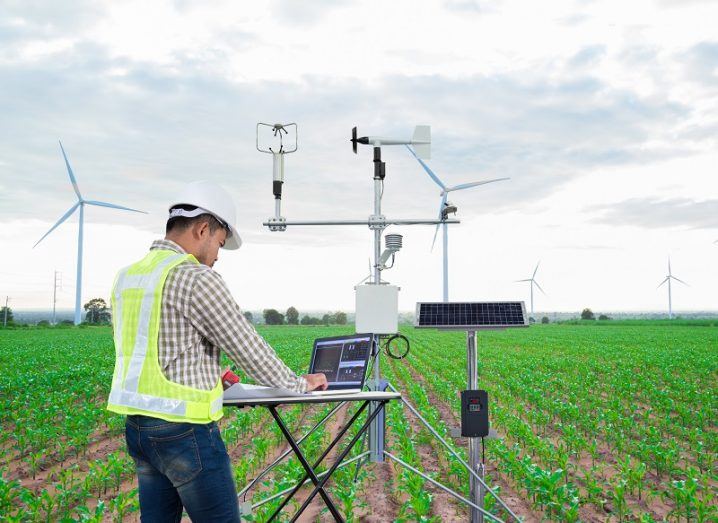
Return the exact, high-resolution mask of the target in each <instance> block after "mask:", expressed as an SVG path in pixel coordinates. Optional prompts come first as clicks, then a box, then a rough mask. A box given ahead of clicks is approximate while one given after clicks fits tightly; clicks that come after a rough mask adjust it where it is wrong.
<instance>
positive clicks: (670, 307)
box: [656, 258, 688, 320]
mask: <svg viewBox="0 0 718 523" xmlns="http://www.w3.org/2000/svg"><path fill="white" fill-rule="evenodd" d="M671 280H676V281H677V282H680V283H682V284H683V285H688V284H687V283H686V282H684V281H683V280H680V279H678V278H676V277H675V276H673V274H671V259H670V258H668V276H666V278H665V279H664V280H663V281H662V282H661V283H660V284H658V287H656V289H658V288H659V287H660V286H661V285H663V284H664V283H666V282H668V319H669V320H672V319H673V303H672V301H671Z"/></svg>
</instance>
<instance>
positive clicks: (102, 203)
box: [85, 200, 147, 214]
mask: <svg viewBox="0 0 718 523" xmlns="http://www.w3.org/2000/svg"><path fill="white" fill-rule="evenodd" d="M85 203H86V204H88V205H97V206H98V207H109V208H111V209H121V210H123V211H132V212H141V213H142V214H147V211H138V210H137V209H130V208H129V207H123V206H122V205H115V204H114V203H107V202H98V201H97V200H85Z"/></svg>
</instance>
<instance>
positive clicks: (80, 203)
mask: <svg viewBox="0 0 718 523" xmlns="http://www.w3.org/2000/svg"><path fill="white" fill-rule="evenodd" d="M60 150H61V151H62V157H63V158H64V159H65V165H66V166H67V174H68V175H69V176H70V183H71V184H72V188H73V189H74V190H75V194H76V195H77V203H75V205H73V206H72V207H70V210H69V211H67V212H66V213H65V214H63V215H62V217H61V218H60V219H59V220H57V223H55V225H53V226H52V227H51V228H50V230H49V231H47V232H46V233H45V235H44V236H43V237H42V238H40V239H39V240H38V241H37V243H35V245H33V246H32V248H33V249H34V248H35V247H37V245H38V243H40V242H41V241H42V240H44V239H45V238H46V237H47V235H48V234H50V233H51V232H52V231H54V230H55V229H57V227H58V226H59V225H60V224H61V223H62V222H64V221H65V220H67V219H68V218H69V217H70V216H71V215H72V213H74V212H75V211H76V210H77V209H78V208H79V209H80V232H79V234H78V237H77V282H76V289H75V325H79V324H80V323H81V321H82V309H81V301H82V232H83V224H84V216H85V205H96V206H98V207H110V208H111V209H121V210H123V211H133V212H141V213H145V211H138V210H137V209H130V208H129V207H122V206H121V205H115V204H114V203H107V202H98V201H96V200H85V199H84V198H83V197H82V195H81V194H80V189H79V187H78V186H77V180H76V179H75V174H74V173H73V172H72V167H70V162H68V161H67V155H66V154H65V149H64V148H63V147H62V142H60ZM145 214H147V213H145Z"/></svg>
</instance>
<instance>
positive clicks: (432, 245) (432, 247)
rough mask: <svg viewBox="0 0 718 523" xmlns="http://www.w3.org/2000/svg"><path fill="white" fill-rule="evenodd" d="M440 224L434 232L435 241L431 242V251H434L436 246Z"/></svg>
mask: <svg viewBox="0 0 718 523" xmlns="http://www.w3.org/2000/svg"><path fill="white" fill-rule="evenodd" d="M439 225H441V224H439V223H437V224H436V230H435V231H434V239H433V240H432V242H431V250H432V251H433V250H434V244H435V243H436V235H437V234H439Z"/></svg>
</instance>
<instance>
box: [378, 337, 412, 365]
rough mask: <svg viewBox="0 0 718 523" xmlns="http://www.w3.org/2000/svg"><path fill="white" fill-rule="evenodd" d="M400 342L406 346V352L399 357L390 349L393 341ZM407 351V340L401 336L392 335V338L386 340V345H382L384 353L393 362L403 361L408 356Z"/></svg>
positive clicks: (408, 348)
mask: <svg viewBox="0 0 718 523" xmlns="http://www.w3.org/2000/svg"><path fill="white" fill-rule="evenodd" d="M400 340H401V341H403V342H404V343H405V344H406V350H405V351H404V352H403V353H402V354H400V355H398V354H394V353H393V352H392V351H391V348H390V347H391V343H392V342H393V341H397V342H398V341H400ZM409 350H410V345H409V339H408V338H407V337H406V336H404V335H403V334H394V335H393V336H390V337H389V339H387V340H386V343H385V344H384V352H386V355H387V356H389V357H390V358H393V359H395V360H403V359H404V358H406V356H407V355H408V354H409Z"/></svg>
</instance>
